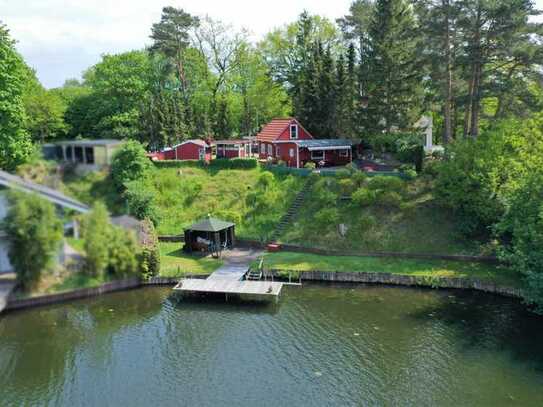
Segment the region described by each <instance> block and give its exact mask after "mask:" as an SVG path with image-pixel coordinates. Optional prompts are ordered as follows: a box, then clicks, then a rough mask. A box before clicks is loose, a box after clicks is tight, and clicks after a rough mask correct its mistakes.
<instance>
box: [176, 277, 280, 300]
mask: <svg viewBox="0 0 543 407" xmlns="http://www.w3.org/2000/svg"><path fill="white" fill-rule="evenodd" d="M281 288H283V283H281V282H276V281H249V280H241V281H240V280H233V279H232V280H228V279H206V280H199V279H183V280H181V281H180V282H179V283H178V284H177V285H176V286H175V287H174V290H176V291H180V292H186V293H217V294H227V295H228V294H230V295H250V296H258V297H277V296H279V294H280V293H281Z"/></svg>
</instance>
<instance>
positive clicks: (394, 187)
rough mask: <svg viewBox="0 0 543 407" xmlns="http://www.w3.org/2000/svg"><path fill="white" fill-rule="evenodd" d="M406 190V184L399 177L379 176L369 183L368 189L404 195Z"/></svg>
mask: <svg viewBox="0 0 543 407" xmlns="http://www.w3.org/2000/svg"><path fill="white" fill-rule="evenodd" d="M405 188H406V186H405V182H404V181H403V180H402V179H400V178H398V177H386V176H377V177H373V178H371V179H370V181H369V182H368V189H370V190H372V191H393V192H397V193H399V194H403V193H404V192H405Z"/></svg>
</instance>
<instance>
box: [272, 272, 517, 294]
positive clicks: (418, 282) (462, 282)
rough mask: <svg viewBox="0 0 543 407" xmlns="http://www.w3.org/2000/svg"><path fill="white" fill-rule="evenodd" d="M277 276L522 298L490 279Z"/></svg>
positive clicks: (344, 274) (365, 274)
mask: <svg viewBox="0 0 543 407" xmlns="http://www.w3.org/2000/svg"><path fill="white" fill-rule="evenodd" d="M268 272H271V273H273V275H274V276H275V277H280V276H285V274H288V273H289V272H290V273H292V274H293V275H295V276H297V275H298V274H300V278H301V280H302V281H326V282H342V283H371V284H388V285H401V286H418V287H433V288H458V289H467V290H477V291H484V292H487V293H493V294H499V295H503V296H507V297H515V298H522V291H521V290H520V289H519V288H513V287H502V286H499V285H496V284H495V283H493V282H490V281H482V280H478V279H471V278H458V277H456V278H455V277H422V276H406V275H400V274H391V273H378V272H343V271H303V272H301V273H300V272H299V271H294V270H291V271H289V270H269V271H268Z"/></svg>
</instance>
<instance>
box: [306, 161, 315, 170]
mask: <svg viewBox="0 0 543 407" xmlns="http://www.w3.org/2000/svg"><path fill="white" fill-rule="evenodd" d="M304 168H307V169H308V170H314V169H315V168H317V165H316V164H315V163H314V162H313V161H308V162H306V163H305V165H304Z"/></svg>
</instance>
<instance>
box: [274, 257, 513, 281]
mask: <svg viewBox="0 0 543 407" xmlns="http://www.w3.org/2000/svg"><path fill="white" fill-rule="evenodd" d="M264 266H265V267H266V268H268V269H277V270H292V271H311V270H319V271H339V272H343V271H347V272H382V273H394V274H403V275H411V276H421V277H464V278H465V277H470V278H477V279H481V280H487V281H494V282H496V283H497V284H501V285H503V286H509V287H517V286H519V284H520V279H519V277H518V274H517V273H515V272H514V271H512V270H511V269H508V268H506V267H503V266H495V265H489V264H481V263H468V262H460V261H444V260H410V259H384V258H378V257H355V256H320V255H316V254H307V253H293V252H279V253H268V254H267V255H266V257H265V259H264Z"/></svg>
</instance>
